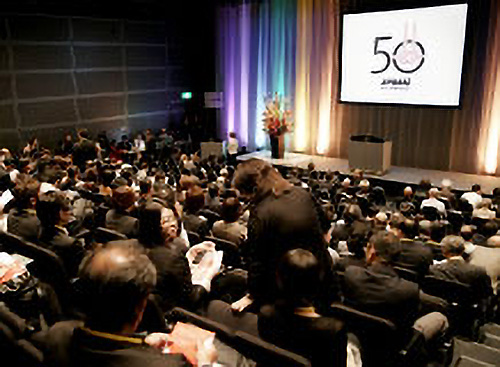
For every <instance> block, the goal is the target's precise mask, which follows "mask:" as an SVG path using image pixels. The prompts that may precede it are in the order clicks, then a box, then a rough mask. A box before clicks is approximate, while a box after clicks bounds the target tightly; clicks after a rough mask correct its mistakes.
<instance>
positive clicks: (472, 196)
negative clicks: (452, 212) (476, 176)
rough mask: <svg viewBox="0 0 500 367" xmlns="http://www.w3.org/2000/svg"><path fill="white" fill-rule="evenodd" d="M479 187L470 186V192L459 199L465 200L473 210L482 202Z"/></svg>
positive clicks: (476, 185) (475, 185)
mask: <svg viewBox="0 0 500 367" xmlns="http://www.w3.org/2000/svg"><path fill="white" fill-rule="evenodd" d="M481 194H482V193H481V186H480V185H478V184H474V185H472V188H471V191H469V192H466V193H464V194H463V195H462V196H461V197H460V199H464V200H467V202H469V204H470V205H472V207H473V208H474V209H475V208H477V206H478V205H479V204H480V203H481V201H482V200H483V197H482V195H481Z"/></svg>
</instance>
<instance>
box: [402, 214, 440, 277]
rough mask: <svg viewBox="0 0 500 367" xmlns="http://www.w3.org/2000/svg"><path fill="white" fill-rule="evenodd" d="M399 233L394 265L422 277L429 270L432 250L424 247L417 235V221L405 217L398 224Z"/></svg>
mask: <svg viewBox="0 0 500 367" xmlns="http://www.w3.org/2000/svg"><path fill="white" fill-rule="evenodd" d="M399 231H400V233H401V236H402V237H403V238H401V240H400V243H401V252H400V254H399V256H398V258H397V259H396V260H395V262H394V265H396V266H400V267H402V268H405V269H410V270H412V271H414V272H416V273H417V274H418V275H419V277H423V276H425V275H426V274H427V272H428V271H429V266H430V265H431V264H432V259H433V255H432V250H431V249H430V248H428V247H426V246H425V245H424V244H423V243H422V242H421V241H419V240H418V239H416V237H417V236H418V231H419V228H418V223H417V222H416V221H414V220H413V219H405V220H404V221H403V222H402V223H401V224H400V226H399Z"/></svg>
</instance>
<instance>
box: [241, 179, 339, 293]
mask: <svg viewBox="0 0 500 367" xmlns="http://www.w3.org/2000/svg"><path fill="white" fill-rule="evenodd" d="M295 248H303V249H306V250H309V251H311V252H312V253H313V254H314V255H315V256H316V257H317V258H318V260H319V262H320V264H321V265H322V267H323V269H324V271H325V274H326V277H325V285H327V286H328V287H327V288H324V289H325V292H324V294H323V296H324V297H325V301H326V302H329V301H331V300H332V299H334V298H335V297H336V292H337V288H336V283H335V281H334V277H333V272H332V260H331V257H330V255H329V253H328V250H327V246H326V244H325V242H324V239H323V236H322V230H321V227H320V221H319V218H318V212H317V210H316V207H315V204H314V202H313V200H312V198H311V196H310V194H309V193H308V192H307V191H305V190H303V189H301V188H297V187H291V188H290V189H287V190H286V191H285V192H284V193H283V194H282V195H280V196H276V195H274V194H269V195H268V196H266V197H264V198H263V199H261V200H260V201H259V202H257V203H256V204H254V206H253V208H252V209H251V214H250V219H249V223H248V251H249V256H250V259H249V260H250V266H249V273H248V282H249V290H250V293H251V295H252V296H253V297H254V299H255V300H257V301H259V302H269V303H272V302H273V301H274V300H275V299H276V296H277V294H276V280H275V274H276V264H278V262H279V260H280V259H281V257H282V256H283V255H284V254H285V253H286V252H287V251H289V250H292V249H295Z"/></svg>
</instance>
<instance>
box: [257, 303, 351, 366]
mask: <svg viewBox="0 0 500 367" xmlns="http://www.w3.org/2000/svg"><path fill="white" fill-rule="evenodd" d="M258 328H259V335H260V337H261V338H262V339H264V340H266V341H268V342H270V343H273V344H275V345H277V346H279V347H281V348H284V349H286V350H290V351H292V352H294V353H297V354H299V355H301V356H303V357H305V358H307V359H308V360H309V361H311V365H312V367H323V366H345V365H346V357H347V356H346V354H347V353H346V350H347V349H346V347H347V336H346V333H345V331H344V330H343V323H342V322H341V321H339V320H337V319H334V318H331V317H317V318H315V317H306V316H299V315H296V314H294V313H293V312H292V311H285V310H282V309H280V308H279V307H275V306H265V307H262V309H261V311H260V314H259V319H258Z"/></svg>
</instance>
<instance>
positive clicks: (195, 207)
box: [184, 186, 205, 214]
mask: <svg viewBox="0 0 500 367" xmlns="http://www.w3.org/2000/svg"><path fill="white" fill-rule="evenodd" d="M204 206H205V194H204V192H203V190H202V188H201V187H200V186H193V187H191V188H190V189H189V190H187V192H186V200H185V201H184V211H185V212H186V213H187V214H197V213H198V212H199V211H200V210H201V209H203V207H204Z"/></svg>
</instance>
